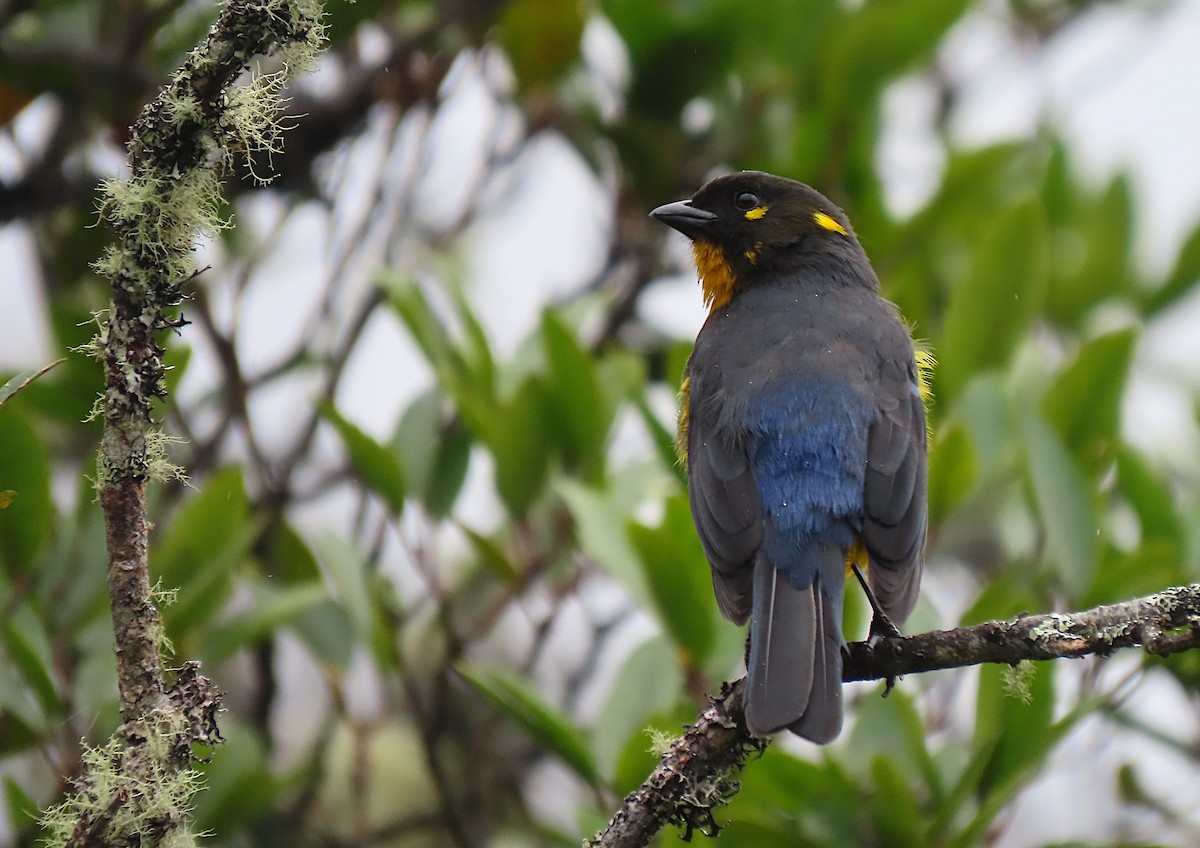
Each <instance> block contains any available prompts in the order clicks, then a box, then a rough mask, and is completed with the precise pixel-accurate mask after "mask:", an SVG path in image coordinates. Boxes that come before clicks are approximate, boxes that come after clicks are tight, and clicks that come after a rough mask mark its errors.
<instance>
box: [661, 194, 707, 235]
mask: <svg viewBox="0 0 1200 848" xmlns="http://www.w3.org/2000/svg"><path fill="white" fill-rule="evenodd" d="M650 217H651V218H655V219H656V220H659V221H662V222H663V223H664V224H666V225H667V226H668V227H673V228H674V229H676V230H679V232H681V233H683V234H684V235H685V236H687V237H688V238H690V239H696V238H700V237H702V236H704V235H707V234H708V233H709V232H710V231H711V229H712V225H713V224H714V223H716V221H717V216H716V215H715V214H714V213H712V212H709V211H708V210H706V209H698V208H697V207H695V206H693V205H692V201H690V200H679V201H676V202H675V203H668V204H666V205H665V206H660V207H658V208H657V209H655V210H654V211H653V212H651V213H650Z"/></svg>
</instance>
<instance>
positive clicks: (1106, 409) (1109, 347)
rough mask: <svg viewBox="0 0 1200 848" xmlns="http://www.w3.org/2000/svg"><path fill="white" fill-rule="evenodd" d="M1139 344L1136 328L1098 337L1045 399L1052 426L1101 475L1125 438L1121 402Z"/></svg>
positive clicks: (1053, 384) (1084, 461)
mask: <svg viewBox="0 0 1200 848" xmlns="http://www.w3.org/2000/svg"><path fill="white" fill-rule="evenodd" d="M1136 342H1137V331H1136V330H1134V329H1126V330H1118V331H1116V332H1113V333H1108V334H1106V335H1103V336H1100V337H1098V338H1096V339H1093V340H1092V341H1090V342H1088V343H1087V344H1085V345H1084V346H1083V347H1082V348H1080V350H1079V353H1078V354H1077V355H1076V357H1075V361H1074V362H1072V363H1071V364H1070V365H1069V366H1068V367H1067V368H1066V369H1065V370H1064V371H1063V372H1062V373H1061V374H1059V375H1058V377H1057V378H1055V380H1054V382H1053V383H1051V384H1050V386H1049V388H1048V389H1047V390H1046V393H1045V395H1043V397H1042V402H1041V408H1042V414H1043V415H1045V417H1046V422H1047V423H1048V424H1050V426H1051V427H1053V428H1054V430H1055V431H1056V432H1057V434H1058V437H1059V438H1060V439H1062V441H1063V443H1064V444H1065V445H1066V446H1067V448H1069V449H1070V451H1071V452H1072V454H1074V456H1075V459H1076V460H1077V461H1078V462H1080V463H1081V464H1082V465H1083V466H1084V467H1085V468H1088V469H1090V470H1092V471H1093V472H1095V473H1099V472H1102V471H1103V470H1104V469H1106V468H1107V467H1108V466H1109V464H1110V463H1111V461H1112V458H1113V454H1114V452H1115V451H1116V448H1117V444H1118V443H1119V440H1120V414H1121V398H1122V395H1123V394H1124V392H1125V378H1126V377H1127V375H1128V373H1129V365H1130V362H1131V361H1132V360H1133V350H1134V346H1135V344H1136Z"/></svg>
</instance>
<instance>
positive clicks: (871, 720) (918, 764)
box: [842, 686, 941, 799]
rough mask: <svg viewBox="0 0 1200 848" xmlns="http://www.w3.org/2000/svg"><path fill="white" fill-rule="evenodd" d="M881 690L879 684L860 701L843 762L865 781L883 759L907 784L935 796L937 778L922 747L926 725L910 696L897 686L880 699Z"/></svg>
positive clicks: (936, 793) (930, 759)
mask: <svg viewBox="0 0 1200 848" xmlns="http://www.w3.org/2000/svg"><path fill="white" fill-rule="evenodd" d="M882 690H883V687H882V686H880V687H878V692H879V694H875V693H872V694H871V696H869V697H866V698H864V699H863V700H861V701H860V702H859V706H858V710H857V713H856V715H855V721H854V728H853V730H852V731H851V732H850V735H849V739H847V741H846V748H845V751H844V756H843V759H842V762H843V763H844V765H845V767H846V768H847V769H849V770H850V771H851V772H852V773H854V774H856V775H857V776H858V777H859V778H860V779H861V780H864V781H865V780H867V779H868V778H869V777H870V776H871V774H872V770H873V769H874V768H875V764H876V763H877V762H878V761H879V760H880V758H884V759H886V760H887V761H888V762H889V763H890V764H891V766H892V768H894V769H898V770H899V771H900V772H901V773H902V775H903V779H904V781H905V783H906V784H908V785H910V786H913V785H924V786H925V787H926V789H927V791H928V794H929V795H930V796H931V797H933V798H935V799H936V798H938V797H939V796H940V794H941V782H940V777H939V775H938V772H937V768H936V766H935V765H934V763H933V758H932V757H931V756H930V753H929V751H928V749H927V748H926V747H925V741H926V740H925V727H924V725H923V724H922V722H921V717H920V716H919V715H918V714H917V709H916V706H915V705H914V704H913V700H912V698H910V697H909V696H908V695H907V694H906V693H905V692H904V691H903V690H901V689H899V688H897V689H894V690H892V692H891V693H890V694H889V695H888V697H887V698H883V697H882Z"/></svg>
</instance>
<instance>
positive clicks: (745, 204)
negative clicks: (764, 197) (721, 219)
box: [733, 191, 758, 212]
mask: <svg viewBox="0 0 1200 848" xmlns="http://www.w3.org/2000/svg"><path fill="white" fill-rule="evenodd" d="M733 204H734V206H736V207H737V208H738V209H741V210H742V211H743V212H745V211H747V210H749V209H753V208H754V207H755V206H757V205H758V195H757V194H755V193H754V192H752V191H743V192H740V193H739V194H738V196H737V197H735V198H734V199H733Z"/></svg>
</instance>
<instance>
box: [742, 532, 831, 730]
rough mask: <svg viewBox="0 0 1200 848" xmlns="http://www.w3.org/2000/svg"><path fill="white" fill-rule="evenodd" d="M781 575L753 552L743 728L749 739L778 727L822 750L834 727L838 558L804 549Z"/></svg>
mask: <svg viewBox="0 0 1200 848" xmlns="http://www.w3.org/2000/svg"><path fill="white" fill-rule="evenodd" d="M801 555H802V561H801V562H798V563H795V564H794V565H793V566H792V567H791V568H789V572H790V573H791V574H793V575H798V576H801V579H800V580H798V581H796V582H799V583H800V584H801V585H800V586H799V587H797V586H796V585H794V583H793V582H792V581H790V580H789V579H788V577H787V576H786V575H785V574H784V573H783V572H782V571H780V570H779V569H778V568H776V567H775V566H774V564H773V563H772V562H771V560H770V559H769V558H768V557H767V556H766V554H765V553H762V552H760V553H759V556H758V559H757V560H756V562H755V564H754V593H753V601H752V603H753V608H752V612H751V616H750V657H749V661H748V664H747V665H748V668H747V672H748V677H749V679H748V681H747V684H748V689H747V693H746V724H747V726H748V727H749V729H750V732H751V733H753V734H754V735H755V736H769V735H770V734H772V733H775V732H777V731H780V730H782V729H784V728H785V727H786V728H787V729H788V730H791V731H792V732H793V733H795V734H797V735H799V736H803V737H804V738H805V739H809V740H811V741H813V742H816V743H817V744H819V745H823V744H825V743H826V742H830V741H832V740H833V739H835V738H837V735H838V733H839V732H841V729H842V645H843V642H844V640H843V637H842V624H841V622H842V590H843V585H844V581H845V575H844V569H845V553H844V552H843V551H842V549H841V548H840V547H839V546H838V545H835V544H829V543H816V544H810V545H807V546H805V549H804V550H803V551H802V554H801Z"/></svg>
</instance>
